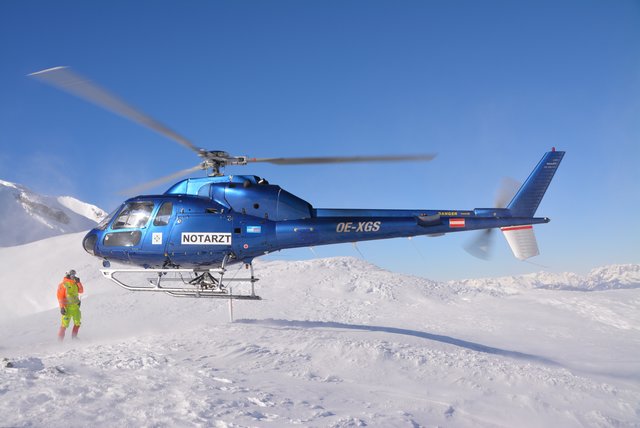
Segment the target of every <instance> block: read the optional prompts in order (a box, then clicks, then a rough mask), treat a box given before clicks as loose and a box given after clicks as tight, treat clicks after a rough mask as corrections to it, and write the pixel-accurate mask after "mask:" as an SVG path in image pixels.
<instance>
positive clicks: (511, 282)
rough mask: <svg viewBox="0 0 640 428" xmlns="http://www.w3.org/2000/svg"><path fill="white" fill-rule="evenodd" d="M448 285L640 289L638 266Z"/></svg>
mask: <svg viewBox="0 0 640 428" xmlns="http://www.w3.org/2000/svg"><path fill="white" fill-rule="evenodd" d="M448 284H451V285H454V284H455V285H457V286H466V287H472V288H478V289H484V290H496V291H503V292H509V291H517V290H518V289H520V290H521V289H523V288H529V289H534V288H543V289H553V290H577V291H597V290H612V289H620V288H640V264H623V265H609V266H603V267H599V268H596V269H593V270H592V271H591V272H589V273H588V274H587V275H584V276H583V275H578V274H576V273H569V272H565V273H549V272H537V273H531V274H526V275H520V276H505V277H500V278H481V279H467V280H462V281H450V282H448Z"/></svg>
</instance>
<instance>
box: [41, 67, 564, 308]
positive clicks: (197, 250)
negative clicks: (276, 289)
mask: <svg viewBox="0 0 640 428" xmlns="http://www.w3.org/2000/svg"><path fill="white" fill-rule="evenodd" d="M29 76H31V77H33V78H36V79H38V80H40V81H42V82H44V83H47V84H49V85H52V86H54V87H56V88H58V89H61V90H63V91H65V92H67V93H70V94H72V95H75V96H77V97H79V98H82V99H84V100H86V101H89V102H92V103H94V104H96V105H98V106H100V107H102V108H104V109H106V110H109V111H111V112H113V113H116V114H118V115H121V116H123V117H125V118H127V119H130V120H132V121H134V122H137V123H139V124H141V125H143V126H146V127H147V128H150V129H152V130H154V131H156V132H158V133H160V134H162V135H164V136H166V137H168V138H169V139H171V140H173V141H175V142H177V143H179V144H181V145H182V146H184V147H186V148H187V149H189V150H191V151H193V152H195V153H196V155H197V156H198V157H200V159H201V160H200V162H199V163H198V164H197V165H196V166H194V167H191V168H188V169H185V170H181V171H178V172H176V173H174V174H171V175H168V176H165V177H162V178H160V179H158V180H154V181H152V182H150V183H146V184H145V185H142V186H137V187H135V188H133V189H130V191H134V190H135V191H136V192H137V191H138V190H140V189H144V188H148V187H154V186H157V185H159V184H161V183H164V182H167V181H172V180H174V179H177V178H179V177H183V176H185V175H188V174H191V173H194V172H196V171H198V170H206V171H208V175H207V176H206V177H197V178H186V179H183V180H181V181H178V182H177V183H175V184H173V185H172V186H171V187H169V188H168V189H167V190H166V191H165V192H164V193H163V194H157V195H140V196H136V197H133V198H130V199H127V200H126V201H124V202H123V203H122V204H121V205H120V206H119V207H118V208H117V209H116V210H115V211H113V212H112V213H111V214H110V215H108V216H107V217H106V218H104V219H103V220H102V221H101V222H100V223H99V224H98V225H97V226H96V227H95V228H94V229H92V230H91V231H89V232H88V233H87V234H86V236H85V237H84V239H83V241H82V245H83V247H84V249H85V250H86V251H87V252H88V253H89V254H91V255H93V256H95V257H97V258H99V259H101V260H102V262H103V267H104V269H102V270H101V271H102V274H103V275H104V276H105V277H106V278H108V279H110V280H112V281H114V282H115V283H116V284H118V285H119V286H121V287H123V288H125V289H127V290H132V291H146V292H164V293H168V294H170V295H173V296H176V297H207V298H223V299H248V300H260V299H261V297H260V296H258V295H257V294H256V292H255V285H254V284H255V283H256V282H257V281H258V278H256V276H255V273H254V269H253V261H254V259H255V258H257V257H260V256H263V255H266V254H270V253H272V252H276V251H280V250H284V249H290V248H299V247H314V246H319V245H328V244H338V243H355V242H360V241H369V240H379V239H389V238H398V237H414V236H423V235H426V236H442V235H444V234H448V233H455V232H466V231H473V230H479V231H482V234H481V235H480V236H479V238H478V239H477V240H476V242H475V243H474V244H473V245H471V246H470V248H469V249H468V250H469V251H470V252H471V253H472V254H474V255H477V256H479V257H485V256H486V255H487V251H488V244H489V238H490V236H491V235H492V233H493V231H495V230H496V229H500V230H501V231H502V232H503V234H504V236H505V237H506V240H507V243H508V245H509V246H510V248H511V250H512V252H513V254H514V256H515V257H516V258H518V259H520V260H525V259H528V258H530V257H533V256H536V255H538V254H539V250H538V245H537V242H536V238H535V234H534V230H533V225H535V224H542V223H548V222H549V221H550V220H549V218H547V217H534V216H535V213H536V210H537V208H538V206H539V204H540V202H541V200H542V198H543V196H544V194H545V192H546V191H547V188H548V187H549V184H550V183H551V180H552V179H553V176H554V174H555V172H556V171H557V169H558V167H559V165H560V162H561V161H562V159H563V157H564V154H565V152H563V151H557V150H556V149H555V148H552V149H551V150H550V151H548V152H546V153H544V155H543V156H542V159H541V160H540V161H539V162H538V164H537V165H536V166H535V167H534V169H533V171H532V172H531V174H530V175H529V177H528V178H527V180H526V181H525V182H524V184H522V185H521V186H520V187H519V189H518V190H517V192H516V193H515V195H514V196H513V197H512V198H511V200H510V202H508V203H506V200H505V201H502V202H498V203H496V205H497V207H493V208H475V209H472V210H458V209H447V210H437V209H418V210H406V209H405V210H403V209H332V208H316V207H314V206H313V205H312V204H310V203H309V202H307V201H306V200H304V199H302V198H300V197H298V196H296V195H294V194H292V193H289V192H287V191H286V190H285V189H283V188H281V187H280V186H278V185H275V184H271V183H269V181H268V180H266V179H264V178H261V177H258V176H255V175H224V172H223V170H224V168H225V167H226V166H230V165H234V166H241V165H248V164H250V163H257V162H265V163H271V164H275V165H304V164H330V163H354V162H405V161H429V160H431V159H433V158H434V156H435V155H433V154H421V155H407V156H404V155H393V156H351V157H344V156H343V157H304V158H251V157H248V156H234V155H230V154H229V153H227V152H225V151H221V150H205V149H202V148H199V147H197V146H195V145H194V144H193V143H192V142H191V141H189V140H188V139H186V138H185V137H183V136H181V135H180V134H178V133H176V132H174V131H173V130H171V129H170V128H168V127H167V126H165V125H163V124H162V123H160V122H158V121H156V120H155V119H153V118H151V117H150V116H147V115H146V114H144V113H142V112H140V111H139V110H137V109H135V108H133V107H131V106H130V105H129V104H127V103H126V102H124V101H122V100H121V99H120V98H118V97H116V96H115V95H113V94H111V93H110V92H109V91H107V90H105V89H103V88H102V87H100V86H98V85H97V84H95V83H93V82H92V81H90V80H89V79H87V78H85V77H83V76H81V75H80V74H78V73H76V72H75V71H72V70H71V69H70V68H69V67H54V68H50V69H46V70H42V71H39V72H35V73H32V74H30V75H29ZM112 262H114V263H116V264H118V265H119V267H116V268H111V263H112ZM233 264H243V265H244V266H245V267H246V268H247V269H249V270H250V275H249V276H248V277H240V278H238V277H237V276H234V277H229V275H226V276H225V274H226V273H227V270H228V266H230V265H233ZM122 266H124V267H122ZM130 266H131V267H130ZM139 274H142V275H145V276H148V275H149V274H153V275H155V276H154V277H152V278H146V281H143V284H142V285H140V284H138V283H132V282H131V281H129V280H127V279H126V278H131V276H133V277H135V276H137V275H139ZM123 276H124V277H126V278H123ZM237 282H243V283H248V284H249V285H250V290H248V291H246V292H242V293H234V292H233V284H235V283H237Z"/></svg>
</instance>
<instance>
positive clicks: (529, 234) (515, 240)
mask: <svg viewBox="0 0 640 428" xmlns="http://www.w3.org/2000/svg"><path fill="white" fill-rule="evenodd" d="M500 230H502V233H503V234H504V237H505V238H506V239H507V242H508V243H509V247H511V251H513V255H514V256H515V257H516V259H519V260H526V259H528V258H530V257H533V256H537V255H538V254H540V251H539V250H538V242H537V241H536V235H535V234H534V233H533V226H532V225H527V226H512V227H502V228H500Z"/></svg>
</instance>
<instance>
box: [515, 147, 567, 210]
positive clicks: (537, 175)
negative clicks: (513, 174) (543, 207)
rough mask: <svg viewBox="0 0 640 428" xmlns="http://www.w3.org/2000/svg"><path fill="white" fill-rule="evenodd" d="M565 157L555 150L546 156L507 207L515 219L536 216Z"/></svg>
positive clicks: (562, 153)
mask: <svg viewBox="0 0 640 428" xmlns="http://www.w3.org/2000/svg"><path fill="white" fill-rule="evenodd" d="M563 157H564V152H557V151H556V149H555V148H553V149H552V150H551V151H550V152H547V153H545V154H544V156H543V157H542V159H541V160H540V162H538V165H537V166H536V167H535V168H534V169H533V171H532V172H531V175H529V178H527V181H525V182H524V184H523V185H522V187H520V190H518V193H516V195H515V196H514V197H513V199H512V200H511V202H510V203H509V205H508V206H507V208H509V210H511V214H512V215H513V216H514V217H533V216H534V215H535V213H536V210H537V209H538V205H540V201H542V197H543V196H544V193H545V192H546V191H547V188H548V187H549V183H551V179H552V178H553V175H554V174H555V173H556V170H557V169H558V167H559V166H560V161H562V158H563Z"/></svg>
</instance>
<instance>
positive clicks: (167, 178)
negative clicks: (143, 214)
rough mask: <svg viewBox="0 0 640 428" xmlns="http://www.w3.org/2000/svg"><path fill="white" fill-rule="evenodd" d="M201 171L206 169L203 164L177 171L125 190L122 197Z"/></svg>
mask: <svg viewBox="0 0 640 428" xmlns="http://www.w3.org/2000/svg"><path fill="white" fill-rule="evenodd" d="M200 169H205V168H204V167H203V166H202V164H198V165H196V166H192V167H191V168H187V169H183V170H181V171H177V172H174V173H173V174H170V175H166V176H164V177H161V178H157V179H155V180H153V181H148V182H146V183H143V184H139V185H137V186H134V187H130V188H128V189H126V190H123V191H121V192H118V193H120V194H121V195H131V194H137V193H139V192H141V191H143V190H146V189H151V188H153V187H156V186H159V185H160V184H163V183H166V182H167V181H171V180H175V179H176V178H180V177H182V176H183V175H187V174H191V173H192V172H195V171H198V170H200Z"/></svg>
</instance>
